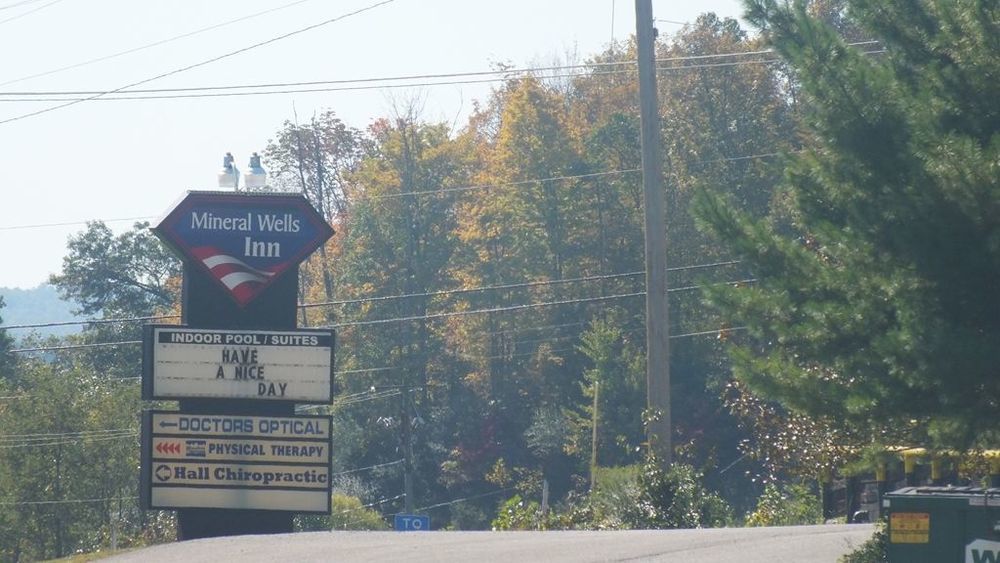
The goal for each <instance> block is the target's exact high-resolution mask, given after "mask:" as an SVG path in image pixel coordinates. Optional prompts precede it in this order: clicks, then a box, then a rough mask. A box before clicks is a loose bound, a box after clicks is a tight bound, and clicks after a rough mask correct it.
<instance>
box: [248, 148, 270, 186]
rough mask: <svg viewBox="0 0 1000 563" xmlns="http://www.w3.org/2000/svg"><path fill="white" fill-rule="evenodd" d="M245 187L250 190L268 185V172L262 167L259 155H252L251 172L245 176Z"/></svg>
mask: <svg viewBox="0 0 1000 563" xmlns="http://www.w3.org/2000/svg"><path fill="white" fill-rule="evenodd" d="M243 185H245V186H246V187H247V189H248V190H249V189H252V188H263V187H264V186H265V185H267V172H266V171H265V170H264V167H263V166H261V165H260V155H259V154H257V153H253V154H252V155H250V171H249V172H247V173H246V174H244V175H243Z"/></svg>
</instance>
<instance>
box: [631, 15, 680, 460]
mask: <svg viewBox="0 0 1000 563" xmlns="http://www.w3.org/2000/svg"><path fill="white" fill-rule="evenodd" d="M635 36H636V43H637V47H638V66H639V117H640V129H641V136H642V189H643V199H644V202H645V205H644V207H645V224H646V406H647V407H648V409H649V411H650V412H651V413H655V414H656V416H654V417H653V419H652V420H650V421H648V423H647V426H646V438H647V440H648V442H649V447H650V448H651V449H652V451H653V452H654V453H656V455H657V456H658V457H659V458H660V459H661V460H662V461H663V463H665V464H666V465H670V464H671V463H672V462H673V447H672V444H671V429H670V340H669V334H668V326H669V316H668V311H667V220H666V205H665V203H664V199H665V196H664V190H663V185H662V182H661V177H662V176H661V175H662V168H663V167H662V163H661V158H660V154H661V152H660V117H659V107H658V104H657V101H656V60H655V59H656V51H655V49H654V41H655V39H656V30H655V29H654V27H653V6H652V0H635Z"/></svg>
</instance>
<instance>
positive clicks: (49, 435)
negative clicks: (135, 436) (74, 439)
mask: <svg viewBox="0 0 1000 563" xmlns="http://www.w3.org/2000/svg"><path fill="white" fill-rule="evenodd" d="M135 431H136V429H135V428H106V429H103V430H82V431H80V432H50V433H44V432H43V433H36V434H0V441H3V440H10V439H14V438H17V439H21V438H53V437H65V436H85V435H91V434H110V433H115V432H135Z"/></svg>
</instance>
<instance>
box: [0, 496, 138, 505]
mask: <svg viewBox="0 0 1000 563" xmlns="http://www.w3.org/2000/svg"><path fill="white" fill-rule="evenodd" d="M123 500H139V497H102V498H82V499H66V500H24V501H14V502H0V506H31V505H40V504H79V503H98V502H109V501H123Z"/></svg>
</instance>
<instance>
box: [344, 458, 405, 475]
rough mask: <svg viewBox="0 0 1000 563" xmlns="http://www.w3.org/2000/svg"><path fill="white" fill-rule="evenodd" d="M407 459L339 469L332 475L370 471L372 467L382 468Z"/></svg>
mask: <svg viewBox="0 0 1000 563" xmlns="http://www.w3.org/2000/svg"><path fill="white" fill-rule="evenodd" d="M404 461H406V460H405V459H397V460H396V461H390V462H388V463H379V464H377V465H369V466H368V467H359V468H357V469H348V470H347V471H339V472H337V473H331V474H330V477H340V476H341V475H350V474H351V473H358V472H361V471H368V470H370V469H381V468H383V467H391V466H393V465H399V464H400V463H403V462H404Z"/></svg>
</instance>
